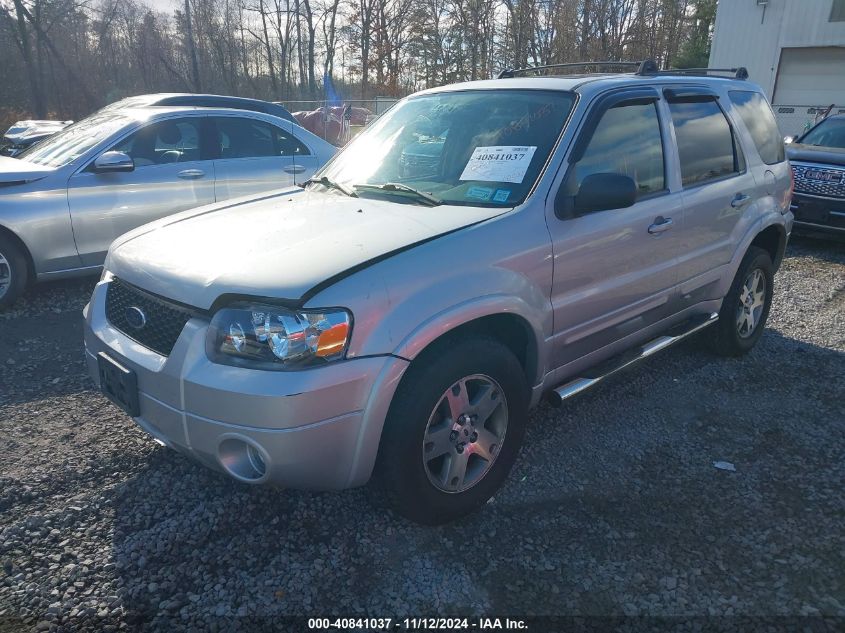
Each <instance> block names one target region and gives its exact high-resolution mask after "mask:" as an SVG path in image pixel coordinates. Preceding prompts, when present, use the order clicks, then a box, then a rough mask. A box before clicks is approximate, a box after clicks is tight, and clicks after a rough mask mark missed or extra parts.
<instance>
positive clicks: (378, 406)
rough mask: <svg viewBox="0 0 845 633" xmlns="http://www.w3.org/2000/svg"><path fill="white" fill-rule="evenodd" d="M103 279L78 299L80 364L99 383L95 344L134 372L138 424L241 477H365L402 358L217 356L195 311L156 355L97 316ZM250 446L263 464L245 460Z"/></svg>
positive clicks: (251, 455)
mask: <svg viewBox="0 0 845 633" xmlns="http://www.w3.org/2000/svg"><path fill="white" fill-rule="evenodd" d="M106 286H107V283H100V284H98V285H97V287H96V288H95V290H94V294H93V295H92V298H91V302H90V303H89V304H88V306H86V309H85V355H86V360H87V362H88V370H89V374H90V375H91V377H92V379H93V380H94V382H95V383H97V384H98V385H99V371H98V362H97V354H98V353H100V352H104V353H105V354H107V355H108V356H110V357H111V358H113V359H114V360H116V361H117V362H119V363H120V364H121V365H123V366H125V367H127V368H129V369H131V370H133V371H134V372H135V374H136V376H137V382H138V400H139V408H140V415H139V416H138V417H137V418H134V419H135V422H136V423H137V424H138V425H139V426H140V427H141V428H142V429H144V430H145V431H146V432H147V433H149V434H150V435H152V436H153V437H154V438H156V439H157V440H159V441H161V442H162V443H164V444H165V445H167V446H169V447H171V448H173V449H175V450H177V451H179V452H181V453H183V454H185V455H188V456H190V457H192V458H194V459H196V460H198V461H200V462H201V463H203V464H205V465H206V466H209V467H210V468H214V469H215V470H220V471H222V472H225V473H227V474H229V475H230V476H232V477H234V478H235V479H239V480H241V481H245V482H248V483H273V484H277V485H282V486H286V487H292V488H304V489H341V488H347V487H351V486H355V485H361V484H364V483H366V481H367V479H369V476H370V474H371V472H372V468H373V465H374V463H375V456H376V453H377V449H378V441H379V438H380V436H381V429H382V426H383V423H384V418H385V417H386V414H387V409H388V407H389V404H390V400H391V398H392V397H393V392H394V390H395V388H396V385H397V384H398V382H399V378H400V377H401V375H402V374H403V373H404V370H405V368H406V367H407V365H408V363H407V361H405V360H402V359H398V358H394V357H390V356H381V357H371V358H361V359H355V360H348V361H339V362H337V363H334V364H331V365H327V366H325V367H319V368H314V369H310V370H304V371H294V372H269V371H260V370H253V369H244V368H239V367H229V366H223V365H217V364H215V363H212V362H211V361H210V360H208V358H207V356H206V353H205V337H206V330H207V322H205V321H203V320H201V319H196V318H195V319H191V320H190V321H189V322H188V323H187V325H186V326H185V328H184V330H183V331H182V333H181V335H180V336H179V339H178V340H177V342H176V345H175V346H174V348H173V351H172V352H171V354H170V355H169V356H166V357H165V356H161V355H159V354H157V353H156V352H153V351H152V350H149V349H147V348H145V347H143V346H142V345H140V344H139V343H137V342H135V341H133V340H132V339H130V338H128V337H126V336H124V335H123V334H122V333H121V332H120V331H118V330H117V329H115V328H114V327H112V326H111V324H110V323H109V322H108V321H107V320H106V318H105V294H106ZM256 456H258V457H259V458H260V462H261V463H260V464H259V465H260V466H262V467H263V468H258V469H256V468H254V466H255V458H256Z"/></svg>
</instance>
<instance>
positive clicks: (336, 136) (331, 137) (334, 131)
mask: <svg viewBox="0 0 845 633" xmlns="http://www.w3.org/2000/svg"><path fill="white" fill-rule="evenodd" d="M397 101H398V99H396V98H395V97H375V98H373V99H344V100H342V101H331V102H330V101H327V100H310V101H278V102H277V103H279V104H280V105H283V106H284V107H285V108H287V109H288V110H289V111H290V112H291V113H293V115H294V117H295V118H296V120H297V121H298V122H299V124H300V125H301V126H302V127H304V128H305V129H307V130H308V131H309V132H313V133H314V134H316V135H317V136H319V137H320V138H323V139H325V140H327V141H328V142H329V143H332V144H334V145H337V146H338V147H342V146H343V145H345V144H346V143H348V142H349V141H350V140H352V139H353V138H355V136H356V135H358V134H359V133H360V132H361V130H363V129H364V128H365V127H366V126H367V125H369V124H370V123H372V122H373V121H374V120H376V119H377V118H378V117H380V116H381V115H382V114H384V113H385V112H387V111H388V110H389V109H390V108H392V107H393V105H394V104H395V103H396V102H397Z"/></svg>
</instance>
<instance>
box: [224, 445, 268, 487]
mask: <svg viewBox="0 0 845 633" xmlns="http://www.w3.org/2000/svg"><path fill="white" fill-rule="evenodd" d="M217 453H218V455H217V456H218V459H219V460H220V465H221V466H223V469H224V470H225V471H226V472H227V473H229V474H230V475H231V476H232V477H234V478H235V479H238V480H239V481H245V482H249V483H259V482H261V481H263V480H264V479H265V477H266V476H267V456H266V454H265V453H264V451H263V450H262V449H261V448H260V447H259V446H258V445H257V444H255V443H253V441H252V440H249V439H247V438H245V437H243V436H231V435H230V436H227V437H224V438H223V439H222V441H221V442H220V446H219V447H218V448H217Z"/></svg>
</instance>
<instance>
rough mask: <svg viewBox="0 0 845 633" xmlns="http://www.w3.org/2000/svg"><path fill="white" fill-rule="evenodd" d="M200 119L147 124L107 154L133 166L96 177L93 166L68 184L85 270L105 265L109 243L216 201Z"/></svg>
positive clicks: (74, 231)
mask: <svg viewBox="0 0 845 633" xmlns="http://www.w3.org/2000/svg"><path fill="white" fill-rule="evenodd" d="M203 121H204V117H201V116H190V117H187V116H182V117H175V118H168V119H164V120H158V121H154V122H149V123H146V124H145V125H143V126H142V127H140V128H139V129H137V130H135V131H134V132H132V133H131V134H129V135H128V136H126V137H124V138H123V139H121V140H119V141H118V142H117V143H115V144H114V145H112V146H111V147H109V148H108V151H118V152H124V153H126V154H127V155H129V156H130V157H131V158H132V160H133V162H134V169H133V170H132V171H129V172H108V173H98V172H97V170H96V168H95V166H94V163H93V162H91V163H90V164H89V165H88V166H87V167H86V168H84V169H82V170H80V171H79V172H77V173H75V174H74V175H73V176H71V178H70V179H69V181H68V204H69V206H70V215H71V221H72V222H73V234H74V238H75V239H76V247H77V249H78V251H79V256H80V258H81V260H82V265H83V266H95V265H99V264H102V263H103V259H104V258H105V255H106V251H107V250H108V247H109V245H110V244H111V243H112V241H113V240H114V239H115V238H116V237H118V236H120V235H122V234H123V233H126V232H127V231H130V230H132V229H134V228H136V227H138V226H140V225H142V224H146V223H147V222H152V221H153V220H157V219H159V218H161V217H164V216H167V215H171V214H173V213H176V212H178V211H184V210H185V209H191V208H193V207H198V206H201V205H203V204H209V203H211V202H214V171H213V169H214V166H213V162H212V161H211V160H210V159H209V158H210V157H209V156H208V151H207V148H205V147H204V144H203V143H202V138H203V134H202V125H203Z"/></svg>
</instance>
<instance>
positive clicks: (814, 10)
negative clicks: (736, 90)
mask: <svg viewBox="0 0 845 633" xmlns="http://www.w3.org/2000/svg"><path fill="white" fill-rule="evenodd" d="M832 1H833V0H769V1H768V4H767V5H766V6H765V7H764V6H762V5H758V4H757V0H719V4H718V8H717V11H716V24H715V29H714V33H713V44H712V46H711V52H710V66H711V67H713V68H733V67H736V66H745V67H746V68H747V69H748V74H749V76H750V79H751V81H753V82H755V83H757V84H759V85H760V87H762V88H763V90H764V91H765V93H766V95H767V96H768V97H769V99H772V98H773V97H774V92H775V85H776V81H777V72H778V65H779V63H780V59H781V51H782V49H784V48H792V47H797V48H806V47H825V46H833V47H845V22H829V21H828V19H829V17H830V11H831V6H832ZM842 78H843V79H842V81H843V83H845V68H843V69H842ZM829 79H830V78H829V77H828V78H825V77H824V75H821V74H820V76H819V80H820V81H829ZM811 96H812V95H809V94H808V98H811ZM826 98H827V97H826ZM829 105H830V101H828V102H827V103H795V104H777V103H773V106H776V107H775V114H776V115H777V116H778V123H779V124H780V125H781V129H782V131H784V133H789V134H792V133H796V132H798V131H800V127H803V126H804V125H805V124H806V122H807V120H808V117H809V119H810V120H811V119H812V118H813V116H814V114H815V111H816V108H819V107H826V106H829ZM836 105H837V107H838V108H842V109H845V91H843V92H842V95H841V97H840V98H838V99H836ZM777 106H784V107H783V108H782V109H783V110H784V112H778V107H777ZM789 106H795V107H794V108H793V109H794V112H791V113H790V112H788V110H789ZM799 126H800V127H799Z"/></svg>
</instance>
